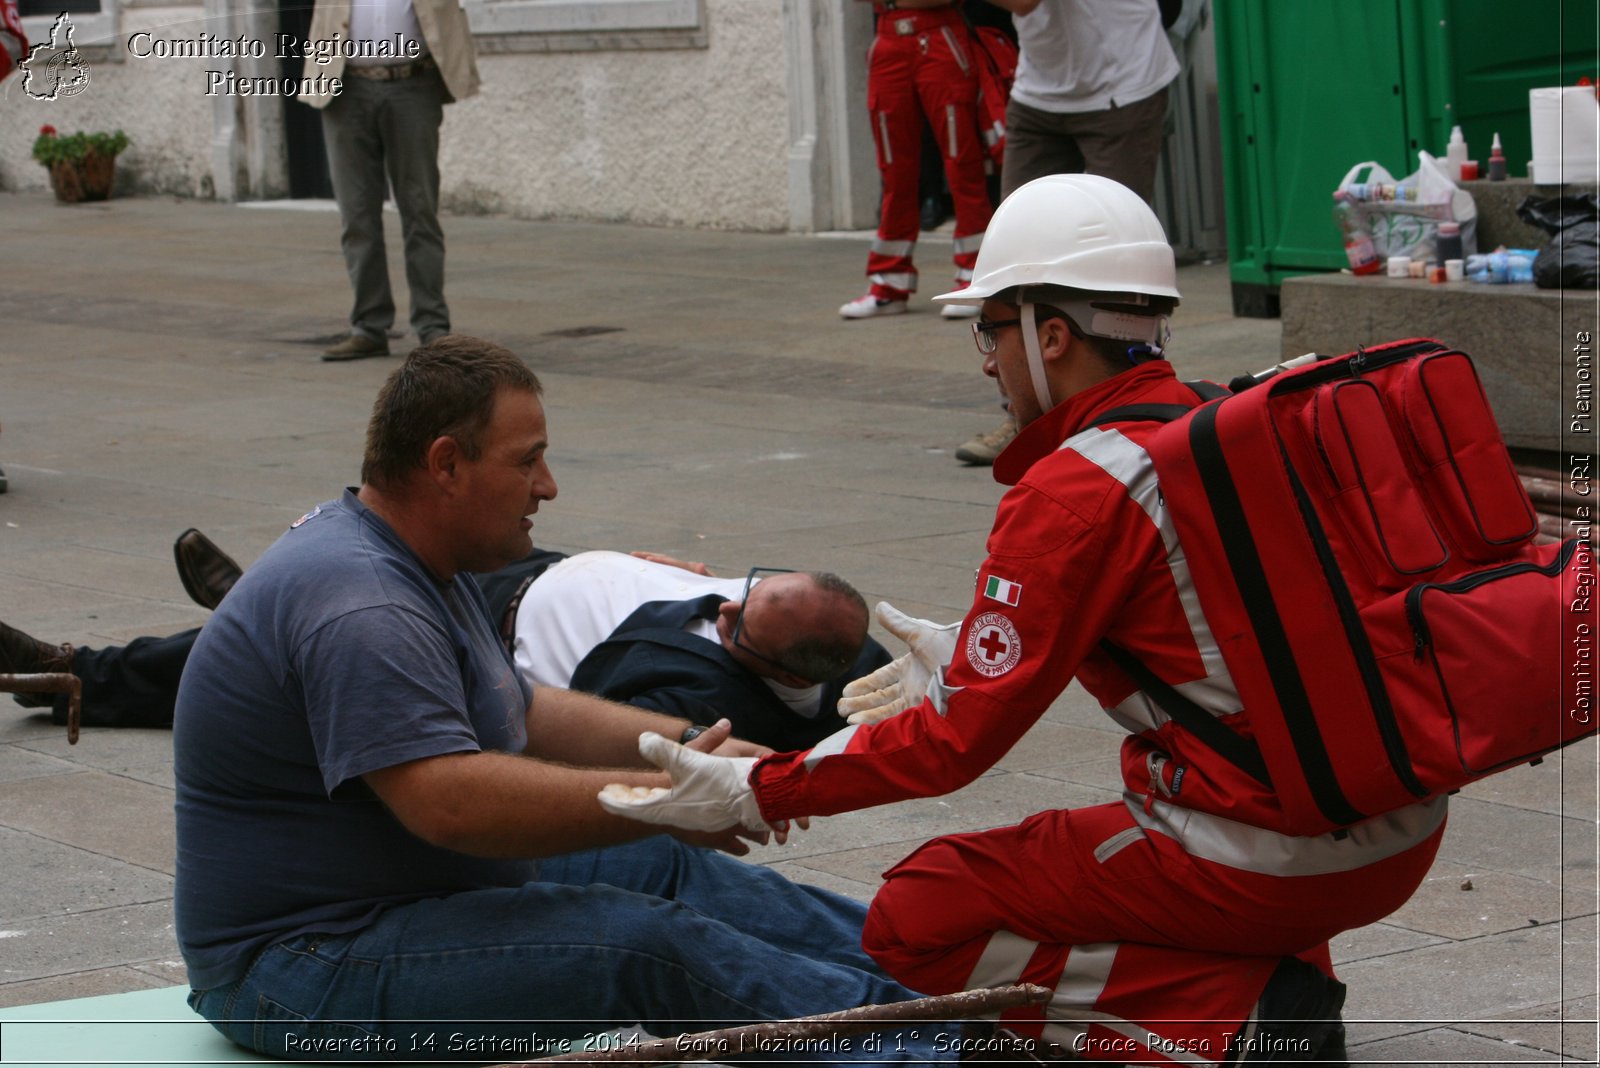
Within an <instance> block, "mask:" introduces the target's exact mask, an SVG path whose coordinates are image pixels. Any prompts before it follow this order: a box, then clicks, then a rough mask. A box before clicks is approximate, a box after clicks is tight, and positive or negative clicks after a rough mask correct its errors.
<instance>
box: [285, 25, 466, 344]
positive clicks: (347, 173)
mask: <svg viewBox="0 0 1600 1068" xmlns="http://www.w3.org/2000/svg"><path fill="white" fill-rule="evenodd" d="M308 36H309V40H310V43H311V44H312V45H313V46H315V47H323V45H322V42H324V41H333V40H335V39H342V40H340V42H339V43H340V44H341V45H342V46H344V47H341V48H337V49H333V50H332V51H334V55H333V58H332V61H331V62H330V63H329V64H328V65H327V66H326V67H325V68H324V69H323V72H322V73H323V74H324V75H325V76H326V78H327V79H328V80H330V81H331V80H332V79H335V78H337V79H339V80H340V82H341V87H340V89H339V91H338V92H336V93H335V92H329V93H324V94H303V95H301V96H300V97H299V98H298V99H299V100H300V101H301V102H302V103H305V104H308V105H310V106H311V107H314V108H320V109H321V110H322V134H323V139H324V141H325V142H326V144H327V149H328V165H329V169H330V171H331V172H332V177H333V195H334V198H335V199H336V200H337V201H338V202H339V219H340V223H341V225H342V231H341V234H340V243H341V245H342V246H343V249H344V259H345V267H346V269H347V270H348V271H349V274H350V285H351V288H352V289H353V290H354V291H355V301H354V304H353V306H352V308H351V311H350V336H349V337H347V338H346V339H345V340H343V341H341V342H340V343H339V344H337V345H334V346H333V347H332V348H330V349H328V350H327V351H326V352H324V353H323V354H322V358H323V359H324V360H358V359H363V358H365V357H369V356H387V355H388V354H389V327H390V326H392V325H394V316H395V307H394V296H393V293H392V292H391V290H390V287H389V263H388V256H387V253H386V251H385V249H384V240H383V201H384V198H385V195H386V192H387V191H389V190H393V193H394V199H395V207H396V208H398V209H399V212H400V232H401V235H402V238H403V240H404V243H405V264H406V284H407V286H408V287H409V289H410V292H411V328H412V329H413V330H414V331H416V334H417V337H418V339H419V340H420V341H421V342H422V343H423V344H427V343H429V342H431V341H434V340H435V339H437V338H440V337H443V336H444V335H445V334H448V333H450V309H449V307H448V306H447V305H446V304H445V299H444V230H443V229H442V228H441V227H440V225H439V127H440V125H441V124H442V122H443V121H444V105H445V104H448V103H451V102H453V101H456V100H464V99H466V98H467V97H470V96H473V95H475V94H476V93H477V91H478V68H477V62H476V59H475V54H474V50H473V44H472V31H471V29H470V28H469V27H468V25H467V15H466V12H465V11H464V10H463V9H462V7H461V5H460V3H459V2H457V0H358V2H355V3H350V2H347V0H346V2H340V0H317V6H316V11H315V13H314V14H313V15H312V19H311V31H310V33H309V35H308ZM347 53H354V54H348V55H347Z"/></svg>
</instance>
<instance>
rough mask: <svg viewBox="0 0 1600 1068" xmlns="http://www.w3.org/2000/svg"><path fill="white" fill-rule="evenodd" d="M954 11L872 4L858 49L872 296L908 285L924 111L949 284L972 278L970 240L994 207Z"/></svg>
mask: <svg viewBox="0 0 1600 1068" xmlns="http://www.w3.org/2000/svg"><path fill="white" fill-rule="evenodd" d="M972 64H973V59H972V55H971V52H970V40H969V33H968V30H967V25H966V23H965V22H964V21H963V20H962V18H961V13H960V12H959V11H958V10H957V9H956V8H955V7H953V6H951V7H941V8H932V9H929V10H920V11H904V10H880V11H879V12H878V33H877V36H876V38H874V40H873V42H872V48H871V51H870V52H869V53H868V66H867V108H868V110H869V111H870V112H871V118H872V136H873V140H874V141H875V142H876V143H877V147H878V172H879V174H880V175H881V176H882V179H883V204H882V206H881V208H880V210H879V215H878V235H877V238H876V239H875V240H874V241H873V242H872V251H871V252H870V253H869V254H868V256H867V277H868V279H869V280H870V281H871V283H872V288H871V292H872V295H873V296H875V297H877V298H878V299H879V300H905V299H906V297H907V296H909V295H910V294H911V293H914V292H915V291H916V288H917V269H916V267H915V266H913V264H912V253H913V252H914V251H915V250H916V246H917V233H918V228H919V226H920V211H919V208H918V190H917V185H918V178H919V175H920V169H921V154H922V124H923V121H924V117H926V121H927V122H928V123H929V124H930V125H931V126H932V127H933V132H934V139H935V140H936V141H937V142H938V144H939V147H940V155H941V157H942V159H943V162H944V173H945V179H946V181H948V182H949V184H950V197H951V199H952V200H953V201H954V202H955V213H956V229H955V254H954V259H955V268H956V275H955V288H960V287H962V286H965V285H966V284H967V283H968V282H970V281H972V267H973V265H974V264H975V263H977V261H978V246H979V245H981V244H982V242H983V232H984V230H985V229H986V228H987V227H988V225H989V217H990V216H991V215H993V214H994V208H993V206H992V205H991V204H990V202H989V189H988V183H987V180H986V178H985V175H984V152H983V143H982V141H981V140H980V139H979V136H978V109H977V98H978V79H977V74H976V72H975V71H974V69H973V66H972Z"/></svg>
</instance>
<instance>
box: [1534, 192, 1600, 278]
mask: <svg viewBox="0 0 1600 1068" xmlns="http://www.w3.org/2000/svg"><path fill="white" fill-rule="evenodd" d="M1517 217H1518V218H1520V219H1521V220H1522V221H1523V222H1525V223H1527V224H1528V225H1530V226H1537V227H1539V229H1541V230H1543V231H1545V232H1546V233H1547V234H1549V235H1550V240H1549V241H1547V242H1545V246H1544V248H1542V249H1540V250H1539V255H1538V256H1536V257H1534V260H1533V284H1534V285H1536V286H1538V287H1540V288H1541V289H1595V288H1600V198H1597V197H1596V196H1595V194H1593V193H1569V194H1567V195H1566V196H1560V197H1528V198H1527V199H1526V200H1524V201H1523V202H1522V203H1521V204H1519V205H1517Z"/></svg>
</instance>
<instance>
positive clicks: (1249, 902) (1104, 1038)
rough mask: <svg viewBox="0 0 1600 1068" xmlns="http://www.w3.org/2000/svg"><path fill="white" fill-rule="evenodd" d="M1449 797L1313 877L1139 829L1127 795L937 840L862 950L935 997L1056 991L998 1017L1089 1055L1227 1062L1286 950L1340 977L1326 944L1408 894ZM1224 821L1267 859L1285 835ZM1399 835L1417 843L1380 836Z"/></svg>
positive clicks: (868, 929) (873, 916) (899, 874)
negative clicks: (1207, 852) (1019, 988)
mask: <svg viewBox="0 0 1600 1068" xmlns="http://www.w3.org/2000/svg"><path fill="white" fill-rule="evenodd" d="M1440 804H1441V807H1439V808H1438V809H1436V810H1433V811H1431V812H1430V811H1427V810H1425V809H1424V808H1422V807H1420V806H1419V807H1418V808H1417V810H1416V811H1415V812H1414V813H1413V814H1412V816H1411V817H1410V818H1409V819H1406V822H1407V825H1408V826H1409V827H1411V828H1414V829H1419V830H1420V832H1421V833H1420V835H1406V834H1401V835H1398V836H1396V835H1393V834H1382V835H1377V836H1374V839H1375V841H1373V842H1372V843H1371V844H1362V843H1361V842H1359V841H1356V842H1352V843H1351V845H1350V848H1349V851H1348V853H1347V854H1344V853H1342V851H1341V849H1340V847H1338V846H1335V847H1334V848H1333V850H1331V851H1329V852H1328V853H1326V854H1325V855H1324V856H1323V857H1318V858H1316V860H1315V861H1314V862H1313V863H1306V858H1304V857H1302V858H1299V859H1297V860H1294V861H1291V862H1289V863H1288V864H1286V865H1285V866H1284V867H1285V868H1287V869H1288V870H1295V869H1296V868H1297V867H1298V868H1299V869H1301V870H1306V871H1307V872H1308V873H1307V874H1299V875H1293V874H1285V873H1284V872H1282V871H1275V872H1271V873H1264V872H1262V871H1247V870H1242V869H1240V868H1235V867H1231V866H1229V865H1227V864H1224V863H1218V862H1216V861H1213V860H1205V859H1201V858H1200V857H1197V856H1193V855H1191V854H1190V853H1188V852H1185V850H1184V848H1183V847H1182V846H1181V845H1180V844H1179V843H1178V842H1177V841H1175V840H1174V839H1172V838H1169V837H1167V836H1166V835H1164V834H1162V833H1161V832H1159V831H1157V830H1153V829H1148V827H1146V826H1140V823H1141V822H1144V821H1140V820H1136V819H1135V818H1134V815H1133V813H1132V811H1131V810H1130V808H1129V806H1128V805H1127V804H1125V803H1123V802H1113V803H1111V804H1105V805H1096V806H1093V807H1089V808H1082V809H1070V810H1068V809H1063V810H1053V811H1049V812H1042V813H1039V814H1038V815H1036V816H1032V817H1030V818H1028V819H1027V820H1024V821H1023V822H1022V823H1020V824H1018V825H1016V826H1014V827H1003V828H998V829H995V830H991V831H980V832H976V833H971V834H960V835H951V836H948V837H943V838H936V839H934V840H933V841H931V842H928V843H927V844H926V845H924V846H922V847H921V848H920V849H918V850H917V851H916V852H914V853H912V854H911V855H910V856H909V857H907V858H906V859H905V860H903V861H901V862H900V863H899V864H897V865H896V866H895V867H894V868H892V869H890V870H889V871H888V872H887V873H886V874H885V877H884V878H885V882H884V885H883V887H882V888H881V889H880V890H879V891H878V894H877V896H876V898H875V899H874V901H873V903H872V909H871V911H870V912H869V913H868V916H867V921H866V925H865V928H864V929H863V932H862V945H863V946H864V947H865V949H866V950H867V952H868V953H869V954H871V955H872V957H873V959H874V960H876V961H877V962H878V963H879V964H880V965H881V966H882V967H883V968H884V970H885V971H887V972H888V973H889V974H890V975H892V976H893V977H894V978H896V979H898V980H899V981H900V982H902V983H905V984H907V985H908V986H910V987H912V988H913V989H915V990H920V991H923V992H924V993H928V994H942V993H948V992H952V991H957V990H967V989H973V988H976V987H984V986H992V985H997V984H1003V983H1015V982H1029V983H1037V984H1039V985H1040V986H1044V987H1048V988H1050V989H1053V990H1054V991H1055V996H1054V998H1053V999H1052V1001H1051V1002H1050V1003H1049V1004H1048V1005H1047V1006H1044V1007H1042V1008H1031V1009H1022V1010H1014V1011H1012V1012H1008V1013H1006V1014H1004V1015H1003V1016H1002V1020H1003V1021H1005V1025H1006V1026H1008V1027H1010V1028H1011V1029H1012V1030H1015V1031H1017V1032H1019V1033H1022V1034H1026V1035H1030V1036H1035V1037H1040V1038H1043V1039H1044V1040H1046V1041H1049V1042H1053V1043H1055V1044H1057V1045H1059V1046H1062V1047H1064V1048H1066V1049H1070V1050H1073V1051H1074V1052H1076V1053H1077V1055H1078V1056H1080V1057H1082V1058H1084V1059H1085V1060H1098V1061H1110V1062H1114V1063H1118V1064H1130V1065H1132V1064H1167V1063H1187V1064H1195V1065H1204V1064H1217V1063H1220V1062H1221V1061H1222V1060H1223V1059H1224V1055H1225V1053H1226V1051H1227V1049H1228V1045H1229V1043H1230V1041H1232V1039H1233V1036H1234V1035H1236V1034H1237V1033H1238V1032H1239V1031H1240V1027H1241V1022H1242V1021H1245V1020H1246V1019H1248V1018H1249V1017H1250V1015H1251V1013H1252V1011H1253V1010H1254V1008H1255V1004H1256V1001H1257V1000H1258V999H1259V998H1260V996H1261V992H1262V989H1263V988H1264V987H1265V985H1266V982H1267V979H1268V978H1269V977H1270V976H1271V975H1272V973H1273V969H1274V968H1275V967H1276V966H1277V965H1278V962H1279V959H1280V958H1281V957H1284V956H1298V957H1301V958H1302V959H1304V960H1307V961H1308V962H1310V963H1312V964H1314V965H1317V966H1318V967H1320V968H1322V969H1323V970H1324V971H1326V972H1327V973H1328V974H1330V975H1331V974H1332V965H1331V962H1330V960H1329V957H1328V947H1327V941H1328V939H1329V938H1331V937H1333V936H1334V935H1336V934H1338V933H1340V932H1341V931H1346V930H1350V929H1352V928H1355V927H1360V926H1364V925H1366V924H1369V923H1373V922H1376V921H1377V920H1379V919H1382V918H1383V917H1384V916H1387V915H1388V914H1389V913H1391V912H1393V911H1394V910H1395V909H1397V908H1399V907H1400V906H1401V905H1403V904H1404V903H1405V902H1406V900H1407V898H1409V897H1410V896H1411V893H1412V891H1413V890H1414V889H1415V888H1416V886H1417V884H1418V883H1420V882H1421V881H1422V879H1423V877H1424V876H1425V875H1426V874H1427V871H1428V868H1429V866H1430V865H1431V864H1432V862H1433V857H1434V853H1435V852H1436V851H1437V849H1438V845H1439V839H1440V837H1441V836H1442V834H1443V830H1444V819H1443V808H1442V802H1441V803H1440ZM1408 811H1410V810H1408ZM1402 818H1403V819H1404V817H1402ZM1435 820H1436V821H1437V824H1438V825H1437V828H1436V829H1433V830H1431V831H1429V828H1430V827H1431V826H1432V823H1433V821H1435ZM1231 826H1232V827H1233V828H1235V829H1237V830H1238V831H1240V832H1242V833H1241V834H1239V835H1236V836H1235V840H1234V841H1233V843H1232V847H1235V848H1239V849H1241V856H1251V857H1253V858H1258V859H1259V860H1260V861H1261V864H1260V866H1261V867H1267V868H1271V867H1273V866H1274V860H1273V857H1274V855H1275V850H1274V848H1273V847H1274V845H1275V841H1274V840H1281V838H1282V836H1279V835H1276V834H1274V833H1272V832H1265V831H1263V832H1260V834H1261V835H1262V836H1264V837H1263V840H1262V841H1261V842H1259V843H1253V842H1251V841H1249V840H1248V839H1249V838H1250V831H1251V830H1253V828H1246V827H1244V825H1242V824H1232V825H1231ZM1407 837H1409V838H1410V840H1411V841H1413V842H1414V843H1415V844H1412V845H1410V846H1409V847H1400V848H1398V849H1397V848H1396V847H1395V846H1394V845H1392V844H1386V843H1394V842H1396V841H1399V840H1404V839H1405V838H1407ZM1419 837H1420V840H1418V838H1419ZM1257 847H1259V848H1257ZM1341 855H1342V856H1343V859H1342V860H1341V859H1337V858H1338V857H1339V856H1341ZM1251 862H1252V863H1254V860H1252V861H1251ZM1350 863H1354V864H1356V865H1357V866H1355V867H1350V868H1346V869H1344V870H1332V871H1328V870H1320V869H1323V868H1326V867H1328V866H1329V865H1338V864H1350ZM1153 1007H1154V1008H1155V1013H1154V1014H1153V1013H1152V1008H1153Z"/></svg>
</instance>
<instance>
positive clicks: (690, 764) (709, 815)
mask: <svg viewBox="0 0 1600 1068" xmlns="http://www.w3.org/2000/svg"><path fill="white" fill-rule="evenodd" d="M639 755H640V756H642V757H644V758H645V759H646V760H648V761H649V762H650V763H652V764H654V765H655V766H656V767H658V768H661V769H662V770H664V771H665V772H666V773H667V774H668V775H670V776H672V788H671V789H670V790H669V789H667V788H666V787H664V786H626V785H624V784H622V783H616V782H614V783H611V784H610V785H608V786H607V787H606V788H605V789H603V790H601V791H600V807H601V808H603V809H605V810H606V811H607V812H610V813H613V814H615V815H618V816H627V817H628V818H629V819H635V820H642V821H643V822H645V823H659V824H664V825H666V826H668V827H681V828H683V829H684V830H688V831H721V830H726V829H727V828H729V827H732V826H734V825H735V824H739V825H741V826H743V827H744V828H745V829H746V830H750V831H771V830H774V829H775V828H773V827H772V826H771V825H770V824H768V823H767V821H766V820H764V819H762V818H761V808H760V806H758V805H757V804H756V795H755V791H754V790H752V789H751V788H750V769H751V768H753V767H755V764H756V758H755V757H722V756H713V755H711V754H710V753H700V752H696V751H695V750H693V749H690V748H688V747H687V746H682V745H679V744H678V743H677V742H674V741H671V740H669V739H667V738H663V737H662V736H661V735H659V734H655V733H653V732H646V733H644V734H641V735H639Z"/></svg>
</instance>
